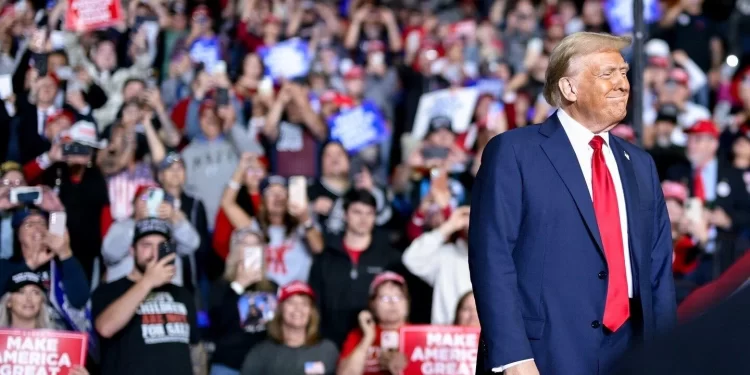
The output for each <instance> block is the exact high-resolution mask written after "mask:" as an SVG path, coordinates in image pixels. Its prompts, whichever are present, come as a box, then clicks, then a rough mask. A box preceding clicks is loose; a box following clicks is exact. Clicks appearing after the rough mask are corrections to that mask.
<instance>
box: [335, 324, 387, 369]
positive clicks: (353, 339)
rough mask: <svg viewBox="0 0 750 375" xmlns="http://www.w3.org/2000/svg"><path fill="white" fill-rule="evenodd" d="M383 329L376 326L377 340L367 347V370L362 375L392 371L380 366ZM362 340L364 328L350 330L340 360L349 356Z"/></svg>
mask: <svg viewBox="0 0 750 375" xmlns="http://www.w3.org/2000/svg"><path fill="white" fill-rule="evenodd" d="M382 332H383V330H381V329H380V326H375V341H373V343H372V345H371V346H370V347H369V348H368V349H367V359H366V360H365V371H364V372H363V373H362V375H389V374H390V373H389V372H388V371H386V370H383V369H381V368H380V334H381V333H382ZM360 341H362V330H360V329H359V328H357V329H355V330H353V331H351V332H349V335H347V336H346V340H344V345H343V346H342V347H341V357H339V361H341V360H342V359H344V358H346V357H348V356H349V355H351V354H352V352H353V351H354V349H356V348H357V345H359V342H360Z"/></svg>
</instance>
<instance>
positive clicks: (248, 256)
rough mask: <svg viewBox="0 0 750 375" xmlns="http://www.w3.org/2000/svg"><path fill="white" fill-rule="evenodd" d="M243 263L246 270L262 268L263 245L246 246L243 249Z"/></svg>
mask: <svg viewBox="0 0 750 375" xmlns="http://www.w3.org/2000/svg"><path fill="white" fill-rule="evenodd" d="M243 265H244V266H245V268H246V269H247V270H248V271H250V270H255V271H258V270H262V269H263V247H261V246H246V247H245V249H244V250H243Z"/></svg>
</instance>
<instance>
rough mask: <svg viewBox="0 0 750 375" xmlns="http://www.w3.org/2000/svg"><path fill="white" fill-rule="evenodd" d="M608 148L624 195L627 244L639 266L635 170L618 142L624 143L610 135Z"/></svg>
mask: <svg viewBox="0 0 750 375" xmlns="http://www.w3.org/2000/svg"><path fill="white" fill-rule="evenodd" d="M609 139H610V142H609V143H610V147H612V154H613V155H614V156H615V160H617V170H618V171H619V172H620V182H621V183H622V191H623V193H624V194H625V209H626V212H627V218H628V233H627V236H628V244H629V245H630V248H631V249H632V250H633V251H632V254H633V256H634V257H635V261H636V264H640V261H641V252H640V251H637V250H640V249H638V248H637V244H638V241H635V240H634V239H635V238H636V237H637V233H636V228H638V224H639V223H636V222H635V218H636V217H637V215H638V213H639V211H640V210H639V205H638V202H639V201H640V199H639V197H638V181H637V180H636V176H635V170H634V169H633V163H631V161H630V159H629V157H626V156H625V148H624V147H622V144H621V143H620V142H624V141H622V140H620V139H618V138H616V137H614V136H612V135H611V134H610V136H609Z"/></svg>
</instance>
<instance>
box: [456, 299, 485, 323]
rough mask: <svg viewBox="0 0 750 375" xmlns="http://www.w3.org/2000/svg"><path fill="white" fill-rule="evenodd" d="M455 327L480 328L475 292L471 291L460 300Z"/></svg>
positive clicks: (457, 306)
mask: <svg viewBox="0 0 750 375" xmlns="http://www.w3.org/2000/svg"><path fill="white" fill-rule="evenodd" d="M453 325H454V326H461V327H479V314H477V302H476V301H475V300H474V292H473V291H469V292H467V293H466V294H464V295H463V296H462V297H461V299H459V300H458V305H456V319H455V320H454V321H453Z"/></svg>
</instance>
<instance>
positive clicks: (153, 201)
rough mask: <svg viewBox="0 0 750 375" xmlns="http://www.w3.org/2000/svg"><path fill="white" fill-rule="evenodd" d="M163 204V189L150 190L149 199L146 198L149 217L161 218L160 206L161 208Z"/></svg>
mask: <svg viewBox="0 0 750 375" xmlns="http://www.w3.org/2000/svg"><path fill="white" fill-rule="evenodd" d="M162 202H164V190H163V189H160V188H154V189H151V190H149V192H148V197H147V198H146V208H147V210H148V216H149V217H159V206H161V203H162Z"/></svg>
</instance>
